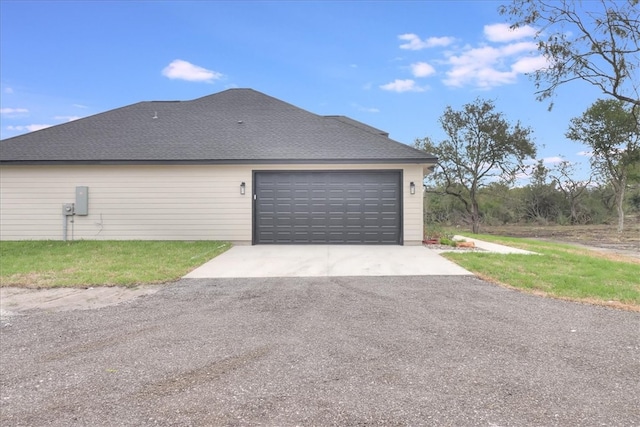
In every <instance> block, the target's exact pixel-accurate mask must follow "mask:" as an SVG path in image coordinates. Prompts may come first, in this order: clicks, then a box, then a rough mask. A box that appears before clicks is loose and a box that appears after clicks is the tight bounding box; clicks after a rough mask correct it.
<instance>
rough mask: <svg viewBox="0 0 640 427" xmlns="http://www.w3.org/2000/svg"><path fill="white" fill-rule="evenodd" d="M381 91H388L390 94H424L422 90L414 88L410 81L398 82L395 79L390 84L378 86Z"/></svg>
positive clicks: (412, 81) (412, 82) (417, 87)
mask: <svg viewBox="0 0 640 427" xmlns="http://www.w3.org/2000/svg"><path fill="white" fill-rule="evenodd" d="M380 89H382V90H388V91H391V92H400V93H401V92H424V90H425V89H424V88H422V87H420V86H416V82H415V81H414V80H411V79H406V80H400V79H395V80H394V81H392V82H391V83H387V84H385V85H382V86H380Z"/></svg>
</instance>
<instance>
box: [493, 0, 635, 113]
mask: <svg viewBox="0 0 640 427" xmlns="http://www.w3.org/2000/svg"><path fill="white" fill-rule="evenodd" d="M639 1H640V0H598V1H596V0H593V1H572V0H512V1H511V3H510V4H508V5H503V6H501V7H500V8H499V11H500V13H501V14H503V15H509V16H510V17H511V18H512V19H513V21H512V22H513V23H512V26H511V27H512V28H519V27H523V26H532V27H534V28H535V29H536V30H537V32H536V35H535V39H536V41H537V43H538V51H539V52H540V53H542V55H543V56H544V57H545V58H546V59H547V60H548V62H549V65H548V67H547V68H544V69H541V70H538V71H536V72H534V73H532V76H533V77H534V79H535V83H536V87H537V89H538V92H536V94H537V99H538V100H544V99H547V98H549V97H551V96H552V95H553V94H554V92H555V91H556V89H557V88H558V87H559V86H560V85H563V84H565V83H568V82H571V81H574V80H583V81H586V82H588V83H590V84H592V85H594V86H597V87H598V88H599V89H600V90H601V91H602V93H604V94H607V95H609V96H611V97H613V98H616V99H618V100H620V101H623V102H625V103H630V104H631V105H633V111H634V114H635V115H636V116H637V115H638V114H639V113H640V95H639V87H640V64H639V54H640V7H638V3H639ZM552 106H553V103H551V104H550V105H549V109H551V108H552Z"/></svg>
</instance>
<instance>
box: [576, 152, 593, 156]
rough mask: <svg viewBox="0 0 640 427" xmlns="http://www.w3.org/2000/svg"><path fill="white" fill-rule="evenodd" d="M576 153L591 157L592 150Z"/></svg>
mask: <svg viewBox="0 0 640 427" xmlns="http://www.w3.org/2000/svg"><path fill="white" fill-rule="evenodd" d="M576 154H577V155H578V156H582V157H593V152H591V151H579V152H577V153H576Z"/></svg>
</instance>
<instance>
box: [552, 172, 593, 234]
mask: <svg viewBox="0 0 640 427" xmlns="http://www.w3.org/2000/svg"><path fill="white" fill-rule="evenodd" d="M575 172H576V170H575V165H574V164H573V163H571V162H569V161H567V160H563V161H561V162H560V163H558V164H557V165H556V166H555V167H554V168H553V169H552V170H551V173H550V174H549V176H550V177H551V179H553V182H554V183H555V184H556V187H557V188H558V189H559V190H560V191H561V192H562V194H564V197H565V198H566V199H567V201H568V202H569V209H570V213H571V223H572V224H576V223H577V222H578V203H579V202H580V199H582V197H584V195H585V194H586V190H587V188H588V187H589V185H590V184H591V181H592V180H593V176H590V177H589V178H588V179H586V180H577V179H575V178H574V176H575Z"/></svg>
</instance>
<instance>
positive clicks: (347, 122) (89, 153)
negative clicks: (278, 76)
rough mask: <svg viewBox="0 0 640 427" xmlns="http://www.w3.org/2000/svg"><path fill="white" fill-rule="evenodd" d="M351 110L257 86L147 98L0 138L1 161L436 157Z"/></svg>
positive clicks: (339, 160)
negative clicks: (329, 109)
mask: <svg viewBox="0 0 640 427" xmlns="http://www.w3.org/2000/svg"><path fill="white" fill-rule="evenodd" d="M434 160H435V159H434V158H433V156H430V155H429V154H427V153H425V152H423V151H419V150H416V149H414V148H412V147H409V146H407V145H405V144H402V143H399V142H397V141H394V140H392V139H389V138H388V134H386V133H385V132H383V131H380V130H378V129H375V128H373V127H371V126H368V125H366V124H364V123H361V122H358V121H355V120H352V119H350V118H347V117H344V116H319V115H317V114H313V113H310V112H308V111H305V110H302V109H300V108H298V107H295V106H293V105H291V104H288V103H286V102H283V101H280V100H278V99H276V98H273V97H270V96H268V95H265V94H263V93H260V92H257V91H254V90H252V89H229V90H225V91H223V92H219V93H216V94H213V95H209V96H205V97H202V98H198V99H194V100H191V101H152V102H139V103H137V104H133V105H129V106H126V107H122V108H117V109H115V110H110V111H106V112H104V113H100V114H96V115H93V116H90V117H86V118H83V119H79V120H76V121H73V122H69V123H64V124H61V125H57V126H53V127H50V128H47V129H43V130H40V131H36V132H32V133H28V134H25V135H20V136H16V137H13V138H8V139H5V140H3V141H1V142H0V163H4V164H8V163H112V162H113V163H147V162H148V163H164V162H169V163H172V162H184V163H191V162H193V163H280V162H285V163H288V162H295V161H301V162H305V163H342V162H344V163H347V162H363V163H394V162H401V163H432V162H434Z"/></svg>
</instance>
